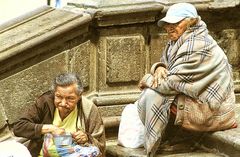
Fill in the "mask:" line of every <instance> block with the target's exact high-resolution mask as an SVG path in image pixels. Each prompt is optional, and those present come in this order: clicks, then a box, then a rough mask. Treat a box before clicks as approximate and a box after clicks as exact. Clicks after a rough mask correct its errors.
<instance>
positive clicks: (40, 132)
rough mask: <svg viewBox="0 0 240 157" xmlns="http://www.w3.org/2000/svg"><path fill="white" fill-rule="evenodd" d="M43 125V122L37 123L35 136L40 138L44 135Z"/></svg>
mask: <svg viewBox="0 0 240 157" xmlns="http://www.w3.org/2000/svg"><path fill="white" fill-rule="evenodd" d="M42 127H43V124H35V128H34V129H35V136H36V138H40V137H41V136H42Z"/></svg>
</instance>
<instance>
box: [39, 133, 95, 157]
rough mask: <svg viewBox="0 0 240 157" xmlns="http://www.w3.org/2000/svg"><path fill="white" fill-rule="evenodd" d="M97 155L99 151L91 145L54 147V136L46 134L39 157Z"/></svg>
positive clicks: (93, 156)
mask: <svg viewBox="0 0 240 157" xmlns="http://www.w3.org/2000/svg"><path fill="white" fill-rule="evenodd" d="M42 154H43V155H42ZM99 154H100V151H99V149H98V148H97V147H96V146H93V145H88V146H81V145H76V144H75V143H73V144H71V145H56V144H55V142H54V136H53V135H52V134H50V133H47V134H45V135H44V142H43V150H42V153H41V155H39V157H42V156H44V157H98V156H99Z"/></svg>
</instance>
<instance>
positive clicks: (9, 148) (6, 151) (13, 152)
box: [0, 141, 31, 157]
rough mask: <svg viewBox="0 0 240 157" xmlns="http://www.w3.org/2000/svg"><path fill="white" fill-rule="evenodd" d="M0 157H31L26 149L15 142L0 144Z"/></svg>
mask: <svg viewBox="0 0 240 157" xmlns="http://www.w3.org/2000/svg"><path fill="white" fill-rule="evenodd" d="M0 157H31V154H30V152H29V151H28V149H27V147H26V146H24V145H23V144H21V143H19V142H16V141H3V142H0Z"/></svg>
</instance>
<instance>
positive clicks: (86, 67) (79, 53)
mask: <svg viewBox="0 0 240 157" xmlns="http://www.w3.org/2000/svg"><path fill="white" fill-rule="evenodd" d="M90 46H91V45H90V42H89V41H88V42H86V43H83V44H80V45H78V46H76V47H74V48H71V49H70V50H69V51H68V53H69V56H70V57H69V60H70V66H71V68H70V71H73V72H76V73H78V74H79V77H80V79H81V80H82V83H83V86H84V87H88V86H89V83H90V78H89V74H90V72H91V71H92V69H91V68H90V67H91V66H90V54H91V48H90ZM91 61H94V60H91ZM93 72H94V71H93Z"/></svg>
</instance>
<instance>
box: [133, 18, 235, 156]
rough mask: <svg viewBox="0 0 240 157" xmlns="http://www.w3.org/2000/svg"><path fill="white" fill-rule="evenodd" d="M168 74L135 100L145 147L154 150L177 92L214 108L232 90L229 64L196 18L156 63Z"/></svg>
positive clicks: (201, 22) (169, 44)
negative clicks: (193, 23)
mask: <svg viewBox="0 0 240 157" xmlns="http://www.w3.org/2000/svg"><path fill="white" fill-rule="evenodd" d="M156 65H157V66H159V65H161V66H165V67H166V68H167V70H168V71H169V74H168V76H167V78H166V79H165V80H162V81H161V83H160V84H158V87H156V88H152V87H150V88H147V89H145V90H144V91H143V93H142V94H141V96H140V99H139V100H138V101H137V103H138V110H139V116H140V119H141V120H142V122H143V123H144V125H145V141H146V143H145V148H146V150H147V153H148V154H150V153H151V152H153V153H154V152H155V151H156V149H157V146H158V144H159V143H160V140H161V136H162V133H163V131H164V129H165V127H166V125H167V123H168V119H169V108H170V105H171V104H172V102H173V101H174V99H175V98H176V96H177V95H178V94H184V95H187V96H190V97H191V98H193V99H196V100H197V101H199V102H201V103H204V104H208V105H209V107H210V108H211V109H217V108H218V107H219V106H220V105H221V104H222V103H223V102H224V101H225V99H226V96H227V95H228V94H230V93H231V92H232V91H233V79H232V72H231V66H230V64H229V63H228V60H227V57H226V55H225V53H224V52H223V50H222V49H221V48H220V47H219V46H218V44H217V43H216V41H215V40H214V39H213V38H212V37H211V36H210V35H209V34H208V30H207V27H206V24H205V23H204V22H203V21H201V20H200V21H199V22H198V24H196V25H195V26H193V27H190V28H188V29H187V30H186V31H185V32H184V33H183V35H182V36H181V37H180V38H179V39H178V40H177V41H176V42H172V41H170V42H169V43H168V44H167V47H166V49H165V51H164V53H163V57H162V58H161V61H160V62H159V63H156V64H155V65H154V66H153V67H152V70H153V71H152V73H154V70H155V67H156ZM156 94H157V95H158V96H156Z"/></svg>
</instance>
